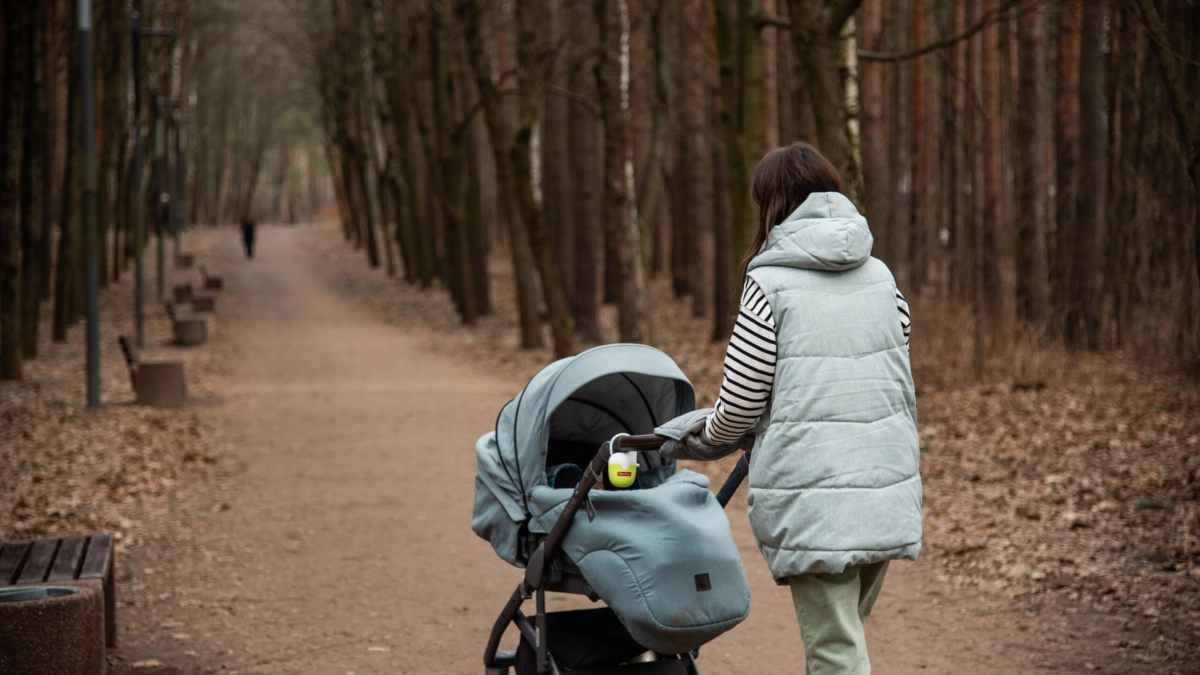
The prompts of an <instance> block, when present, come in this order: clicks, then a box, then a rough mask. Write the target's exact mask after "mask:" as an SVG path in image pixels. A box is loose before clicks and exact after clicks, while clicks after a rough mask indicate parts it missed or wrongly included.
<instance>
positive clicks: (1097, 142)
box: [1057, 0, 1200, 350]
mask: <svg viewBox="0 0 1200 675" xmlns="http://www.w3.org/2000/svg"><path fill="white" fill-rule="evenodd" d="M1107 18H1108V0H1095V1H1094V3H1093V4H1092V5H1090V6H1089V7H1088V11H1087V12H1085V13H1084V17H1083V26H1082V32H1081V36H1080V58H1079V111H1080V116H1079V135H1080V137H1081V138H1086V139H1089V142H1088V143H1081V144H1080V148H1079V183H1078V184H1079V185H1081V186H1083V185H1086V186H1088V189H1087V190H1079V191H1078V193H1077V194H1078V200H1079V201H1078V207H1077V208H1078V211H1077V214H1078V229H1077V237H1076V241H1075V250H1074V257H1075V260H1074V266H1073V269H1072V277H1073V279H1074V281H1073V283H1072V286H1074V290H1075V298H1074V302H1073V303H1072V304H1073V305H1074V306H1075V307H1077V308H1078V311H1079V314H1080V318H1081V319H1082V323H1083V337H1084V338H1085V339H1086V344H1087V347H1088V349H1093V350H1095V349H1099V348H1100V293H1101V290H1102V286H1101V279H1102V277H1101V274H1102V273H1103V260H1102V258H1101V245H1102V244H1101V242H1102V237H1103V233H1104V231H1105V224H1106V221H1105V214H1106V213H1107V205H1108V191H1107V186H1108V154H1107V143H1105V142H1102V140H1101V139H1105V138H1106V137H1107V133H1106V130H1105V117H1106V111H1107V108H1108V106H1107V103H1106V100H1105V99H1106V96H1105V86H1106V85H1105V79H1106V72H1105V71H1106V68H1107V67H1108V64H1107V63H1106V61H1105V55H1104V45H1105V32H1106V29H1105V21H1106V20H1107ZM1198 194H1200V193H1198ZM1195 208H1197V209H1200V205H1197V206H1196V207H1195ZM1066 253H1067V252H1066V251H1059V254H1058V256H1057V257H1060V258H1061V257H1065V256H1066ZM1198 260H1200V258H1198ZM1072 325H1073V322H1072V323H1068V324H1067V330H1068V339H1070V340H1071V342H1072V343H1076V344H1077V343H1078V342H1080V341H1079V340H1078V339H1077V338H1076V335H1075V334H1074V333H1073V332H1072V331H1073V330H1074V329H1073V328H1072ZM1072 338H1076V339H1072Z"/></svg>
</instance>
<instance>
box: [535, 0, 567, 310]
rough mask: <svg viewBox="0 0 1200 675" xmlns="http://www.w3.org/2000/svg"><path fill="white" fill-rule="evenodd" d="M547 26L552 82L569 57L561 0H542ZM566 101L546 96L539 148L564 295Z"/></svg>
mask: <svg viewBox="0 0 1200 675" xmlns="http://www.w3.org/2000/svg"><path fill="white" fill-rule="evenodd" d="M544 1H545V7H546V10H547V11H546V17H545V18H546V25H547V34H546V42H547V47H546V50H547V53H548V54H549V56H548V57H547V59H546V61H547V63H546V66H545V70H544V75H543V76H542V77H543V78H544V79H545V80H546V81H547V82H552V81H554V78H555V76H556V74H557V73H558V71H559V70H560V69H561V68H562V67H563V66H565V65H566V64H567V60H568V58H569V57H568V56H566V55H565V54H562V53H560V51H561V49H563V47H560V45H565V43H566V40H565V30H564V25H565V22H564V21H563V17H562V15H563V13H564V7H563V3H562V0H544ZM569 105H570V104H569V103H568V101H567V99H566V98H564V97H563V96H558V95H554V94H551V95H549V96H547V97H546V99H545V105H544V106H543V110H542V120H541V124H540V125H539V126H538V129H539V131H540V133H539V138H540V144H539V146H540V147H539V149H540V150H541V168H542V171H541V178H542V180H541V193H542V211H543V213H545V218H546V229H547V231H548V234H549V236H550V242H551V244H552V246H553V250H554V257H555V258H557V260H558V265H559V269H560V270H561V271H562V272H563V275H562V281H563V290H564V291H565V292H566V294H567V297H568V298H570V297H572V296H574V290H575V275H574V274H572V272H573V271H574V267H575V265H574V262H575V223H574V222H572V214H573V211H572V207H571V177H572V176H571V171H570V168H569V167H570V155H569V153H568V141H567V116H568V114H569V111H568V107H569Z"/></svg>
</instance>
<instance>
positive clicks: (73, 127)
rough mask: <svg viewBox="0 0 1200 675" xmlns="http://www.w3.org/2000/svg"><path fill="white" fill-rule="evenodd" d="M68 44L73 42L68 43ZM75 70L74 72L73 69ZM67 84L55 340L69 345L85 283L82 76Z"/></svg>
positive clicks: (55, 287) (56, 283) (73, 76)
mask: <svg viewBox="0 0 1200 675" xmlns="http://www.w3.org/2000/svg"><path fill="white" fill-rule="evenodd" d="M68 42H69V43H70V42H73V41H72V40H68ZM72 70H73V71H74V69H72ZM67 80H68V85H67V110H66V112H67V114H66V125H65V128H61V127H60V129H59V133H62V134H65V138H66V160H65V161H64V162H63V171H62V187H61V188H60V192H59V197H60V209H59V221H58V222H59V237H58V258H57V262H56V265H55V274H54V327H53V332H52V337H53V339H54V341H55V342H65V341H66V339H67V328H68V327H69V326H70V325H71V324H72V323H73V322H74V321H75V319H76V317H78V316H79V311H80V309H81V303H80V302H79V286H80V284H81V283H82V281H83V279H82V274H81V273H80V265H81V263H82V261H83V251H82V233H81V232H80V227H79V218H78V217H77V214H76V213H75V211H76V209H74V208H72V206H73V204H74V203H75V195H77V194H78V192H79V190H78V189H76V188H77V180H78V174H77V172H76V161H75V158H76V152H75V145H76V140H75V139H76V137H77V136H78V135H79V134H78V127H79V111H78V109H79V91H78V88H79V87H78V82H77V80H78V76H77V75H76V74H75V73H74V72H72V73H71V74H70V75H68V78H67Z"/></svg>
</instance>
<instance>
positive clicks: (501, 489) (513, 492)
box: [471, 344, 696, 566]
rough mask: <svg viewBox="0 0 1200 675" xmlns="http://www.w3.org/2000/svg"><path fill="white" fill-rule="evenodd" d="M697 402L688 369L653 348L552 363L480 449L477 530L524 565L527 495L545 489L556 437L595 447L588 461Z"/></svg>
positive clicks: (625, 347) (619, 348)
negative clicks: (622, 436) (605, 446)
mask: <svg viewBox="0 0 1200 675" xmlns="http://www.w3.org/2000/svg"><path fill="white" fill-rule="evenodd" d="M695 404H696V396H695V392H694V391H693V390H692V385H691V383H690V382H689V381H688V379H687V377H686V376H685V375H684V374H683V371H681V370H680V369H679V366H677V365H676V364H675V362H674V361H673V360H671V357H669V356H667V355H666V354H664V353H663V352H661V351H659V350H657V349H655V348H653V347H648V346H645V345H636V344H612V345H604V346H601V347H595V348H593V349H589V350H587V351H585V352H583V353H581V354H578V355H576V356H572V357H568V358H565V359H559V360H558V361H555V362H553V363H551V364H550V365H548V366H546V367H545V368H543V369H542V370H541V371H540V372H539V373H538V374H537V375H534V377H533V378H532V379H531V380H530V381H529V383H528V384H526V385H525V388H524V389H522V390H521V392H520V393H519V394H518V395H517V396H516V398H514V399H512V400H511V401H509V402H508V403H507V404H506V405H505V406H504V408H503V409H502V410H501V411H500V416H499V417H498V418H497V420H496V429H495V431H492V432H489V433H487V434H485V435H484V436H483V437H481V438H480V439H479V441H478V442H477V443H476V444H475V458H476V470H475V513H474V518H473V520H472V523H471V528H472V529H473V530H474V531H475V533H476V534H478V535H479V536H480V537H483V538H484V539H487V540H488V541H489V542H490V543H491V544H492V547H493V548H494V549H495V550H496V553H497V554H499V556H500V557H501V558H503V559H504V560H506V561H507V562H509V563H511V564H513V565H517V566H524V562H525V561H524V556H523V555H522V551H521V538H522V531H523V528H524V527H525V526H526V523H527V521H528V520H529V518H530V506H529V498H530V495H531V493H532V491H533V490H534V488H537V487H541V486H545V485H546V457H547V451H548V450H549V448H550V441H551V439H554V440H555V441H556V442H558V443H578V444H580V445H581V446H582V447H585V448H587V447H590V454H588V456H587V458H588V459H590V458H591V454H594V453H595V452H596V451H597V450H598V449H599V448H600V445H601V444H602V443H603V442H604V441H607V440H608V439H610V438H612V437H613V436H614V435H616V434H618V433H628V434H649V433H653V431H654V428H655V427H657V426H660V425H661V424H663V423H664V422H666V421H668V420H670V419H672V418H673V417H675V416H677V415H681V414H683V413H685V412H688V411H690V410H692V409H693V408H694V407H695ZM665 468H667V467H664V469H665ZM647 478H649V476H647Z"/></svg>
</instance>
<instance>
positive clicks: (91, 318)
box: [79, 0, 100, 408]
mask: <svg viewBox="0 0 1200 675" xmlns="http://www.w3.org/2000/svg"><path fill="white" fill-rule="evenodd" d="M79 96H80V101H79V108H80V115H79V121H80V125H81V126H82V129H81V133H80V146H81V147H80V159H81V160H82V163H83V202H82V207H83V231H84V240H85V242H86V247H85V252H84V254H85V255H86V256H87V404H88V407H89V408H95V407H96V406H98V405H100V263H99V260H98V259H97V256H98V255H99V248H100V246H99V242H98V241H97V234H96V186H97V183H98V181H97V179H96V82H95V72H94V69H93V66H92V2H91V0H79Z"/></svg>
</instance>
